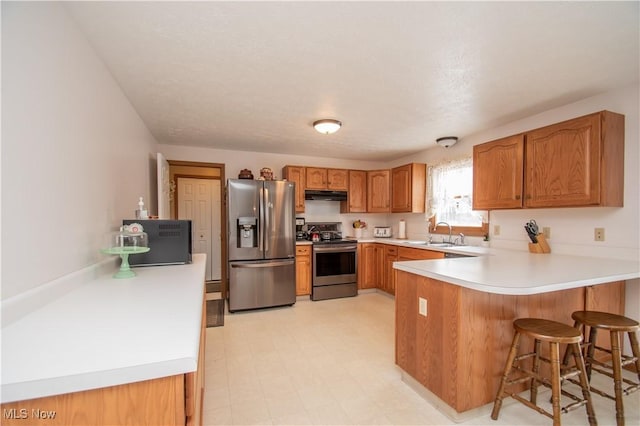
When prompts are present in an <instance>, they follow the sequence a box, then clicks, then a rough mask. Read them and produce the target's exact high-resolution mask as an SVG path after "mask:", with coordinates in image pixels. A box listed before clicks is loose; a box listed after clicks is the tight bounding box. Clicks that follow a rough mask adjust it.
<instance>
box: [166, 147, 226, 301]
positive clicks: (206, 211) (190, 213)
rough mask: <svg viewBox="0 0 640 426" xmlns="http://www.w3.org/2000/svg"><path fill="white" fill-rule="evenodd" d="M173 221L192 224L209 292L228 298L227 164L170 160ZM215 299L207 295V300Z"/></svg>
mask: <svg viewBox="0 0 640 426" xmlns="http://www.w3.org/2000/svg"><path fill="white" fill-rule="evenodd" d="M168 162H169V177H170V181H171V187H172V192H171V196H170V211H171V217H172V218H173V219H191V220H192V221H193V224H192V225H193V228H192V229H193V231H192V232H193V235H192V241H193V252H194V253H207V272H206V281H207V293H218V292H219V293H220V297H222V298H226V291H227V289H226V286H225V285H224V283H226V268H223V267H222V265H226V256H227V253H226V251H227V250H226V246H227V242H226V241H227V235H226V232H225V229H226V226H225V224H226V212H225V207H224V197H223V194H224V181H225V177H224V164H219V163H198V162H191V161H175V160H169V161H168ZM210 296H212V295H211V294H208V295H207V298H209V297H210Z"/></svg>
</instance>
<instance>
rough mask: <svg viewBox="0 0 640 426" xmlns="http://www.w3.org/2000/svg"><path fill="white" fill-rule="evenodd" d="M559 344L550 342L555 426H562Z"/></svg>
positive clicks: (552, 402) (552, 403)
mask: <svg viewBox="0 0 640 426" xmlns="http://www.w3.org/2000/svg"><path fill="white" fill-rule="evenodd" d="M559 346H560V345H559V344H558V343H557V342H549V352H550V355H551V405H552V406H553V426H560V425H561V422H560V349H559Z"/></svg>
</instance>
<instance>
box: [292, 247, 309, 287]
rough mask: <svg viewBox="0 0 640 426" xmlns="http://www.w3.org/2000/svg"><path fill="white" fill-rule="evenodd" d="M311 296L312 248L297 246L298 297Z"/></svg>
mask: <svg viewBox="0 0 640 426" xmlns="http://www.w3.org/2000/svg"><path fill="white" fill-rule="evenodd" d="M309 294H311V246H296V296H305V295H309Z"/></svg>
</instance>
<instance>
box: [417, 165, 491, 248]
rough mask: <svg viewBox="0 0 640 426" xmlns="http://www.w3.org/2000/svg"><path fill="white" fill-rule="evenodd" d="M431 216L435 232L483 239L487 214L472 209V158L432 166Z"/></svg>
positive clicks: (429, 175) (429, 215)
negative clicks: (446, 224)
mask: <svg viewBox="0 0 640 426" xmlns="http://www.w3.org/2000/svg"><path fill="white" fill-rule="evenodd" d="M427 188H428V189H427V196H428V213H427V216H428V217H429V221H430V222H431V225H430V227H429V228H430V229H431V230H432V231H431V232H432V233H438V234H440V233H447V234H448V233H449V229H448V228H447V227H446V226H440V227H438V228H435V224H436V223H438V222H447V223H448V224H450V225H451V226H452V227H453V230H452V232H454V233H456V234H458V233H463V234H465V235H475V236H482V235H486V234H487V231H488V225H487V222H488V220H487V212H486V211H474V210H473V202H472V201H473V161H472V159H471V158H470V157H469V158H463V159H459V160H453V161H448V162H444V163H440V164H437V165H434V166H430V167H429V172H428V177H427Z"/></svg>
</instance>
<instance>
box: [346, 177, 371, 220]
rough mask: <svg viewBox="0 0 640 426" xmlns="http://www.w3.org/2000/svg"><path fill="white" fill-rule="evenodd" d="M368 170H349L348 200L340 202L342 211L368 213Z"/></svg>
mask: <svg viewBox="0 0 640 426" xmlns="http://www.w3.org/2000/svg"><path fill="white" fill-rule="evenodd" d="M366 211H367V172H365V171H362V170H349V190H348V191H347V201H341V202H340V213H366Z"/></svg>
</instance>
